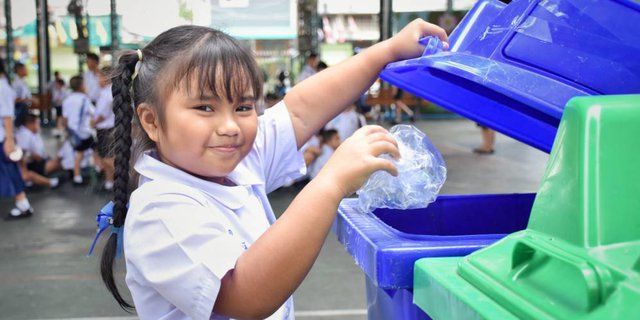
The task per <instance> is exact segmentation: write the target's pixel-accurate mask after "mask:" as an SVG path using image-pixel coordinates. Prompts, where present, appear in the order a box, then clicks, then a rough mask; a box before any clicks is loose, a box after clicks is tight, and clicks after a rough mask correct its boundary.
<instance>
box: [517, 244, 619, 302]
mask: <svg viewBox="0 0 640 320" xmlns="http://www.w3.org/2000/svg"><path fill="white" fill-rule="evenodd" d="M549 275H554V276H556V277H557V276H564V277H567V279H569V278H570V279H572V280H578V281H579V282H581V284H582V285H583V287H584V289H585V290H584V291H583V294H584V295H583V294H581V293H580V292H576V291H575V290H573V291H572V290H569V289H570V288H566V287H562V284H561V283H555V281H554V279H553V277H551V278H549V277H547V276H549ZM510 278H511V280H512V281H513V282H517V283H518V284H519V285H521V286H526V287H529V288H535V289H537V290H535V291H533V292H537V293H540V292H541V291H544V295H545V298H546V299H545V300H547V299H548V298H551V299H553V300H554V301H555V302H556V303H558V304H563V305H565V306H566V307H568V308H571V309H575V310H579V311H587V312H588V311H591V310H593V309H594V308H595V307H597V306H598V305H600V304H601V303H604V302H605V300H606V298H607V297H608V296H609V294H610V293H611V292H612V291H613V289H614V288H615V283H614V280H613V277H612V275H611V273H610V272H609V270H607V269H605V268H598V267H597V266H593V265H591V264H590V263H589V262H587V261H585V260H584V258H581V257H578V256H575V255H573V254H571V253H569V252H567V251H565V250H562V249H560V248H558V247H555V246H553V245H551V244H549V243H547V242H546V241H542V240H537V239H532V238H524V239H521V240H519V241H518V242H517V243H516V245H515V246H514V248H513V255H512V261H511V277H510ZM529 292H532V291H529Z"/></svg>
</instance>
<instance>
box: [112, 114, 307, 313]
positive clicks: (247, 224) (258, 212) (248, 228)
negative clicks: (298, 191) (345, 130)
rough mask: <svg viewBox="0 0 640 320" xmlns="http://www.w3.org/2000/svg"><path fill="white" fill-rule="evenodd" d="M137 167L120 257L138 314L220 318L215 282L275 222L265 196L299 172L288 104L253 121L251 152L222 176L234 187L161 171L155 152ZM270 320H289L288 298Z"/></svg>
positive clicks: (166, 168) (290, 306) (301, 165)
mask: <svg viewBox="0 0 640 320" xmlns="http://www.w3.org/2000/svg"><path fill="white" fill-rule="evenodd" d="M135 169H136V171H137V172H138V173H140V180H139V187H138V189H137V190H135V191H134V192H133V194H132V195H131V198H130V202H129V204H130V207H129V211H128V214H127V219H126V221H125V226H124V252H125V258H126V265H127V276H126V281H127V285H128V287H129V290H130V292H131V295H132V297H133V301H134V303H135V305H136V311H137V313H138V316H139V317H140V318H141V319H209V318H210V317H211V319H226V318H225V317H221V316H216V315H211V311H212V309H213V305H214V303H215V300H216V297H217V295H218V292H219V290H220V284H221V279H222V277H223V276H224V275H225V274H226V273H227V271H229V270H231V269H233V267H234V265H235V263H236V261H237V259H238V258H239V257H240V255H241V254H242V253H243V252H244V251H245V250H247V249H248V248H249V247H250V246H251V244H252V243H253V242H254V241H255V240H256V239H257V238H258V237H259V236H260V235H261V234H262V233H263V232H264V231H265V230H266V229H267V228H268V226H269V225H270V224H272V223H273V222H274V221H275V215H274V214H273V211H272V209H271V205H270V204H269V200H268V199H267V193H269V192H271V191H273V190H275V189H276V188H278V187H280V186H282V184H283V183H285V182H286V181H287V180H288V179H294V178H297V177H300V176H301V175H303V174H304V173H305V165H304V160H303V158H302V153H301V152H299V151H297V147H296V139H295V133H294V130H293V125H292V123H291V119H290V117H289V112H288V110H287V108H286V106H285V105H284V103H283V102H280V103H279V104H278V105H276V106H274V107H272V108H270V109H268V110H266V111H265V114H264V115H262V116H260V117H259V123H258V133H257V136H256V139H255V142H254V144H253V148H252V150H251V151H250V152H249V154H248V155H247V156H246V157H245V158H244V159H243V160H242V161H241V162H240V163H239V164H238V166H237V167H236V168H235V169H234V171H233V172H232V173H231V174H229V176H227V178H228V179H229V180H231V181H233V182H234V183H235V186H223V185H220V184H216V183H213V182H210V181H207V180H202V179H199V178H196V177H194V176H192V175H190V174H188V173H186V172H184V171H181V170H179V169H176V168H174V167H171V166H169V165H166V164H164V163H162V162H160V161H159V160H157V154H156V152H155V151H154V150H151V151H148V152H147V153H145V154H144V155H143V156H141V157H140V158H139V159H138V161H137V162H136V165H135ZM294 258H295V257H292V259H294ZM273 281H278V279H273ZM247 299H248V301H250V299H251V297H247ZM269 319H294V312H293V299H292V298H291V297H290V298H289V299H288V300H287V302H286V303H285V304H284V305H283V306H281V307H280V308H279V309H278V311H276V312H275V313H274V314H273V315H272V316H271V317H269Z"/></svg>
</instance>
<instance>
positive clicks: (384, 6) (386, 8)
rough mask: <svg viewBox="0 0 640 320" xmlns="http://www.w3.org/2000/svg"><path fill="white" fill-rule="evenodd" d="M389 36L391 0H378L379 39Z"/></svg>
mask: <svg viewBox="0 0 640 320" xmlns="http://www.w3.org/2000/svg"><path fill="white" fill-rule="evenodd" d="M389 38H391V0H380V41H382V40H386V39H389Z"/></svg>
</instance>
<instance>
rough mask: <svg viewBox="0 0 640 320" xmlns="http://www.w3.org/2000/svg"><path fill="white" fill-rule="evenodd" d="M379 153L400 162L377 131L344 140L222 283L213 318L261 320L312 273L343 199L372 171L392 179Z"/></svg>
mask: <svg viewBox="0 0 640 320" xmlns="http://www.w3.org/2000/svg"><path fill="white" fill-rule="evenodd" d="M383 153H386V154H391V155H394V156H396V157H398V156H399V152H398V149H397V144H396V142H395V140H394V139H393V138H392V137H391V135H390V134H389V133H388V132H387V131H386V130H385V129H384V128H382V127H379V126H366V127H363V128H361V129H360V130H358V131H356V132H355V133H354V134H353V135H352V136H351V137H350V138H348V139H347V140H345V141H344V142H343V144H342V145H340V147H339V148H338V149H337V150H336V151H335V153H334V154H333V156H332V157H331V158H330V159H329V161H328V162H327V163H326V164H325V166H324V167H323V168H322V170H321V171H320V173H319V174H318V176H317V177H316V178H315V179H313V180H311V182H309V184H308V185H307V186H306V187H305V188H304V189H303V190H302V191H301V192H300V193H299V194H298V196H297V197H296V198H295V199H294V200H293V202H292V203H291V205H290V206H289V208H287V210H286V211H285V212H284V213H283V214H282V216H281V217H280V218H279V219H278V220H277V221H276V223H274V224H273V225H272V226H271V227H270V228H269V229H268V230H267V231H266V232H265V233H264V234H263V235H262V236H261V237H260V238H258V240H257V241H256V242H255V243H254V244H253V245H252V246H251V247H250V248H249V249H248V250H247V251H246V252H244V253H243V254H242V255H241V256H240V258H239V259H238V261H237V262H236V265H235V267H234V269H232V270H230V271H229V272H228V273H227V274H226V275H225V276H224V277H223V278H222V284H221V287H220V291H219V293H218V297H217V300H216V303H215V306H214V308H213V311H214V313H216V314H220V315H225V316H229V317H232V318H243V319H244V318H252V319H254V318H255V319H264V318H266V317H268V316H269V315H270V314H272V313H273V312H275V311H276V310H277V309H278V307H280V306H281V305H282V304H283V303H284V302H285V301H286V300H287V298H288V297H289V296H291V294H292V293H293V292H294V291H295V290H296V288H297V287H298V286H299V285H300V283H301V282H302V280H303V279H304V278H305V276H306V275H307V273H308V272H309V270H310V269H311V266H312V265H313V263H314V262H315V260H316V258H317V256H318V253H319V252H320V248H321V247H322V245H323V243H324V239H325V238H326V236H327V233H328V232H329V228H330V226H331V223H332V222H333V219H334V218H335V215H336V212H337V209H338V204H339V203H340V201H341V200H342V198H344V197H345V196H347V195H349V194H351V193H352V192H354V191H355V190H356V189H357V188H358V187H360V186H361V185H362V184H363V183H364V181H365V179H366V178H367V177H368V176H369V175H370V174H371V173H373V172H374V171H376V170H386V171H388V172H390V173H391V174H394V175H395V174H396V168H395V167H394V166H393V164H392V163H391V161H389V160H384V159H381V158H378V156H379V155H380V154H383Z"/></svg>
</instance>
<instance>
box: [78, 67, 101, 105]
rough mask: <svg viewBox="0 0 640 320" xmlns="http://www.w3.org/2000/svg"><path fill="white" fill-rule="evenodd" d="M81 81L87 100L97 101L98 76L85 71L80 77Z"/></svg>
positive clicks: (98, 93) (98, 90)
mask: <svg viewBox="0 0 640 320" xmlns="http://www.w3.org/2000/svg"><path fill="white" fill-rule="evenodd" d="M82 80H83V82H84V88H85V89H86V90H87V96H88V97H89V99H91V101H98V98H99V97H100V82H99V81H98V75H97V74H95V73H93V71H91V70H87V71H85V73H84V74H83V75H82Z"/></svg>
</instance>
